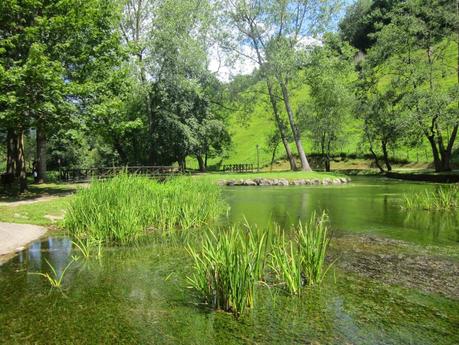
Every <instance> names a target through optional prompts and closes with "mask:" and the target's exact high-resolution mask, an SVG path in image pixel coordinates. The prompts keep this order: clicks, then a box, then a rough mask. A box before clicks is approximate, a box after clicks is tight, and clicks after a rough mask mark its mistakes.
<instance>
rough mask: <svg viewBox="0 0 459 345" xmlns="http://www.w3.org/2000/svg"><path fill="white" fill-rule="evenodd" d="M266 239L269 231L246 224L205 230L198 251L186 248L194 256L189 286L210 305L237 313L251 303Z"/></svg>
mask: <svg viewBox="0 0 459 345" xmlns="http://www.w3.org/2000/svg"><path fill="white" fill-rule="evenodd" d="M269 241H270V236H269V233H267V232H263V231H261V230H260V229H259V228H253V227H249V226H244V227H240V226H235V227H232V228H231V229H229V230H228V231H226V232H223V233H219V234H217V233H215V232H212V231H209V233H208V234H207V235H206V236H205V237H204V240H203V242H202V247H201V249H200V250H199V251H196V250H194V249H192V248H191V247H189V248H188V250H189V253H190V254H191V256H192V258H193V259H194V273H193V274H192V275H191V276H190V277H188V280H189V282H190V284H191V287H192V288H194V289H196V290H197V291H198V292H199V293H200V294H201V295H202V297H203V298H204V300H205V301H206V302H207V303H208V304H210V305H212V306H213V307H214V308H216V309H220V310H224V311H228V312H232V313H233V314H234V315H236V316H239V315H241V314H242V313H243V312H244V311H245V310H246V309H247V308H250V307H252V306H253V304H254V298H255V287H256V285H257V283H258V282H259V281H260V280H261V278H262V275H263V271H264V267H265V260H266V257H267V250H268V247H269Z"/></svg>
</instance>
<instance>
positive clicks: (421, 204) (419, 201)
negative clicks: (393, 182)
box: [401, 186, 459, 211]
mask: <svg viewBox="0 0 459 345" xmlns="http://www.w3.org/2000/svg"><path fill="white" fill-rule="evenodd" d="M458 193H459V187H457V186H440V187H438V188H436V189H435V190H434V191H427V190H426V191H424V192H421V193H414V194H405V195H403V200H402V205H401V207H402V208H403V209H407V210H413V209H422V210H430V211H439V210H451V209H456V208H458V207H459V202H458Z"/></svg>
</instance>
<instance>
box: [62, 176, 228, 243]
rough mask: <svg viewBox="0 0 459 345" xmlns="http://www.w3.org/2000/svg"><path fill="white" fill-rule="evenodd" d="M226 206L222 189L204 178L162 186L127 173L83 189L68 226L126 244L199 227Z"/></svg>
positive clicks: (70, 211)
mask: <svg viewBox="0 0 459 345" xmlns="http://www.w3.org/2000/svg"><path fill="white" fill-rule="evenodd" d="M225 207H226V206H225V204H224V202H223V201H222V197H221V191H220V188H219V187H218V186H216V185H213V184H211V183H209V182H207V181H206V180H198V181H196V180H193V179H192V178H190V177H177V178H174V179H169V180H167V181H165V182H163V183H160V182H157V181H154V180H151V179H149V178H147V177H144V176H137V175H128V174H124V173H123V174H120V175H118V176H116V177H114V178H113V179H110V180H107V181H93V182H92V183H91V185H90V187H89V188H87V189H84V190H81V191H79V192H78V193H77V194H76V195H75V198H74V199H73V200H72V201H71V203H70V205H69V207H68V210H67V212H66V215H65V219H64V226H65V228H66V229H68V231H69V232H70V233H71V234H72V235H74V236H76V237H81V238H85V237H88V238H93V239H96V240H100V241H104V242H109V243H119V244H128V243H132V242H135V241H137V240H139V239H140V238H141V237H143V236H145V235H146V234H148V233H149V232H160V233H162V234H168V233H170V232H175V231H177V230H189V229H192V228H198V227H201V226H203V225H206V224H208V223H210V222H212V220H214V219H216V218H217V217H218V216H219V215H220V214H221V213H222V212H223V211H224V209H225Z"/></svg>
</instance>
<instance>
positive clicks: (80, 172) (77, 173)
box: [59, 166, 183, 181]
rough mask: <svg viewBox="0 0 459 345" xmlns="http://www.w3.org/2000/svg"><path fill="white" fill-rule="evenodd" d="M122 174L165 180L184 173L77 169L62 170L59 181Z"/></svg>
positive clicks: (152, 168) (129, 168)
mask: <svg viewBox="0 0 459 345" xmlns="http://www.w3.org/2000/svg"><path fill="white" fill-rule="evenodd" d="M121 172H126V173H128V174H138V175H144V176H148V177H151V178H164V177H168V176H174V175H180V174H182V173H183V172H182V171H181V170H180V169H179V168H177V167H172V166H127V167H101V168H76V169H61V170H60V171H59V179H60V180H61V181H89V180H91V179H93V178H97V179H107V178H111V177H113V176H115V175H117V174H119V173H121Z"/></svg>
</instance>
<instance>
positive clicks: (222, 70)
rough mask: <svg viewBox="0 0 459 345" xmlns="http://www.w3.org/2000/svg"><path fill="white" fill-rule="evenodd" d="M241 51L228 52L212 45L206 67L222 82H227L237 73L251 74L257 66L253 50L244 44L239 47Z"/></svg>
mask: <svg viewBox="0 0 459 345" xmlns="http://www.w3.org/2000/svg"><path fill="white" fill-rule="evenodd" d="M241 53H242V54H237V53H234V54H230V53H228V52H227V51H224V50H223V49H221V48H220V47H218V46H217V45H214V46H213V47H212V48H211V49H210V51H209V65H208V68H209V70H210V71H211V72H213V73H215V75H216V76H217V78H218V79H219V80H221V81H223V82H228V81H230V80H231V79H232V78H233V77H235V76H237V75H247V74H251V73H252V72H253V71H254V70H255V69H256V68H257V63H256V62H255V61H254V58H255V56H254V51H253V49H252V48H251V47H249V46H247V45H246V46H243V47H242V48H241ZM233 55H237V57H235V56H233Z"/></svg>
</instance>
